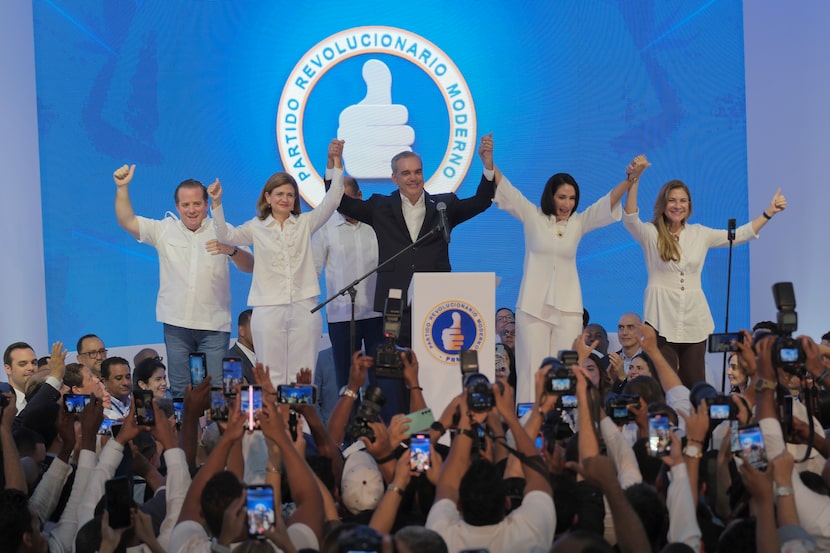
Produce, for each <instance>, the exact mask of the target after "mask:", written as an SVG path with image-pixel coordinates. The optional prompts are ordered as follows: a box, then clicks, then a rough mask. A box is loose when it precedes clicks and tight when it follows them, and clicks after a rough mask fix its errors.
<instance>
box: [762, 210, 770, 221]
mask: <svg viewBox="0 0 830 553" xmlns="http://www.w3.org/2000/svg"><path fill="white" fill-rule="evenodd" d="M761 215H763V216H764V219H766V220H767V221H769V220H770V219H772V215H767V210H766V209H765V210H764V211H762V212H761Z"/></svg>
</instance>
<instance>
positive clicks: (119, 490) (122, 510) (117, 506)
mask: <svg viewBox="0 0 830 553" xmlns="http://www.w3.org/2000/svg"><path fill="white" fill-rule="evenodd" d="M104 494H105V495H106V497H107V513H108V514H109V523H110V528H113V529H118V528H127V527H128V526H129V525H130V507H131V506H132V505H131V504H130V497H132V494H130V482H129V480H127V477H126V476H120V477H118V478H113V479H112V480H107V481H106V482H105V483H104Z"/></svg>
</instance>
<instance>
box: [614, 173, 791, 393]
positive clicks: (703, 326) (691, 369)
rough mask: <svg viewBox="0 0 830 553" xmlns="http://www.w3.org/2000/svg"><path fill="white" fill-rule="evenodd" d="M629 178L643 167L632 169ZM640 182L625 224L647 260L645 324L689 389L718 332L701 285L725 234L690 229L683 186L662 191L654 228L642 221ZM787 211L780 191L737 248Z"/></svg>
mask: <svg viewBox="0 0 830 553" xmlns="http://www.w3.org/2000/svg"><path fill="white" fill-rule="evenodd" d="M628 171H630V172H631V174H635V172H637V171H639V173H642V168H641V167H640V166H635V165H633V164H632V165H631V166H629V168H628ZM637 186H638V182H637V179H634V182H633V184H632V186H631V188H630V189H629V190H628V197H627V198H626V201H625V216H624V217H623V224H624V225H625V228H626V229H628V231H629V232H630V233H631V235H632V236H633V237H634V239H635V240H637V242H639V243H640V246H641V247H642V248H643V253H644V254H645V258H646V268H647V269H648V285H647V286H646V291H645V305H644V309H643V312H644V313H645V317H644V320H645V321H646V322H648V323H649V324H651V325H652V326H653V327H654V328H656V329H657V332H658V333H659V337H658V339H659V343H660V349H661V351H662V352H663V356H664V357H665V358H666V359H667V360H668V362H669V363H670V364H671V365H672V367H674V368H675V370H677V371H678V373H679V375H680V379H681V380H682V381H683V384H684V385H686V386H687V387H689V388H691V387H692V385H693V384H694V383H695V382H698V381H701V380H704V377H705V366H704V357H705V354H706V339H707V337H708V336H709V334H710V333H711V332H712V331H713V330H714V329H715V323H714V321H713V320H712V314H711V312H710V311H709V304H708V303H707V302H706V296H705V295H704V294H703V289H702V288H701V285H700V276H701V273H702V272H703V262H704V260H705V259H706V254H707V253H708V251H709V248H718V247H723V246H727V245H728V244H729V240H728V237H727V231H726V230H723V229H713V228H709V227H705V226H703V225H698V224H689V223H688V220H689V217H690V216H691V214H692V195H691V192H689V188H688V187H687V186H686V185H685V184H684V183H683V182H682V181H679V180H672V181H669V182H667V183H666V184H664V185H663V187H662V188H661V189H660V191H659V192H658V193H657V198H656V200H655V201H654V215H653V217H652V219H651V221H650V222H648V223H644V222H642V221H641V220H640V216H639V210H638V208H637ZM786 207H787V200H786V198H785V197H784V196H783V195H782V194H781V189H778V191H777V192H776V193H775V195H774V196H773V198H772V201H771V202H770V204H769V207H767V208H766V209H765V210H764V211H763V212H762V213H761V214H760V215H758V217H756V218H755V219H753V220H752V221H750V222H748V223H746V224H744V225H742V226H740V227H738V229H737V230H736V231H735V239H734V242H733V243H734V244H742V243H744V242H748V241H749V240H752V239H753V238H757V236H758V232H759V231H760V230H761V228H762V227H763V226H764V225H766V224H767V222H769V220H770V219H772V218H773V216H775V215H776V214H777V213H779V212H780V211H783V210H784V209H785V208H786Z"/></svg>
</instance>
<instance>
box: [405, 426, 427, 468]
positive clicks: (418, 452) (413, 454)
mask: <svg viewBox="0 0 830 553" xmlns="http://www.w3.org/2000/svg"><path fill="white" fill-rule="evenodd" d="M431 460H432V458H431V457H430V450H429V436H427V435H426V434H413V435H412V437H411V438H409V470H414V471H416V472H424V471H426V470H428V469H429V468H430V466H432V465H431Z"/></svg>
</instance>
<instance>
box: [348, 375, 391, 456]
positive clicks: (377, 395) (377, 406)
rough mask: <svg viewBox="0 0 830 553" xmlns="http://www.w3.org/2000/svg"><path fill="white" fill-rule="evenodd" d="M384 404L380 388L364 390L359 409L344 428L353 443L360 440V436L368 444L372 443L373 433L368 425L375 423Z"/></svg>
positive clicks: (384, 398)
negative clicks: (367, 440)
mask: <svg viewBox="0 0 830 553" xmlns="http://www.w3.org/2000/svg"><path fill="white" fill-rule="evenodd" d="M385 403H386V397H385V396H384V395H383V392H382V391H381V389H380V386H369V387H368V388H366V391H365V392H363V401H361V402H360V407H358V408H357V413H355V415H354V418H352V420H351V421H349V425H348V426H347V427H346V434H347V435H348V436H349V437H350V438H351V439H353V440H355V441H357V440H358V439H360V437H361V436H366V437H367V438H369V441H370V442H374V441H375V431H374V430H372V427H371V426H369V423H370V422H377V420H378V415H379V414H380V410H381V408H382V407H383V406H384V404H385Z"/></svg>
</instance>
